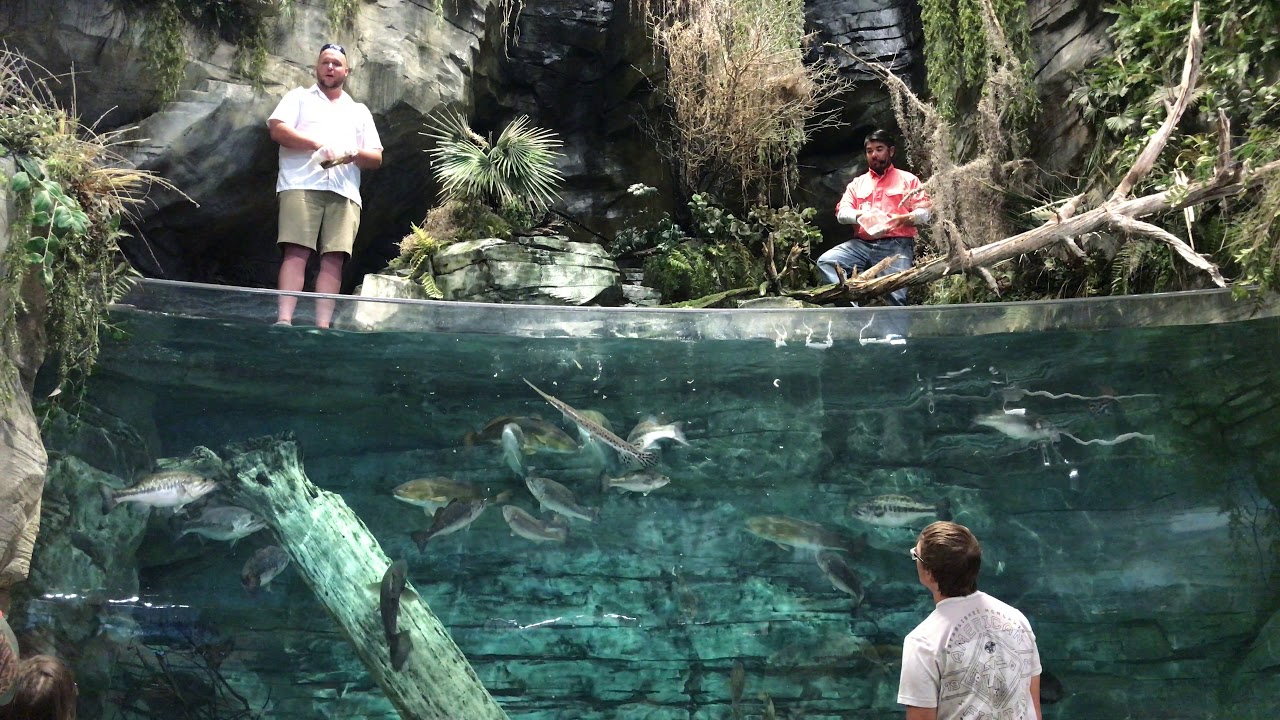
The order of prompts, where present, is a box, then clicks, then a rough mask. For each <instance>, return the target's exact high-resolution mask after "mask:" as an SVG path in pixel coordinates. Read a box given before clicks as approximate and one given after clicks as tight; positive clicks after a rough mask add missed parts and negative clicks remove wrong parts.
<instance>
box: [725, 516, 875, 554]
mask: <svg viewBox="0 0 1280 720" xmlns="http://www.w3.org/2000/svg"><path fill="white" fill-rule="evenodd" d="M746 525H747V532H749V533H751V534H752V535H755V536H756V537H758V538H761V539H763V540H768V541H769V542H771V543H773V544H775V545H777V546H779V547H787V546H790V547H794V548H798V549H801V550H840V551H843V552H847V553H850V554H854V555H856V554H858V553H861V552H862V549H863V548H864V547H865V545H866V538H865V537H861V538H857V539H851V538H848V537H845V536H844V535H842V534H841V533H838V532H835V531H834V530H828V529H827V528H825V527H823V526H821V525H818V524H817V523H811V522H805V521H804V520H797V519H795V518H791V517H787V516H785V515H757V516H755V517H750V518H747V523H746Z"/></svg>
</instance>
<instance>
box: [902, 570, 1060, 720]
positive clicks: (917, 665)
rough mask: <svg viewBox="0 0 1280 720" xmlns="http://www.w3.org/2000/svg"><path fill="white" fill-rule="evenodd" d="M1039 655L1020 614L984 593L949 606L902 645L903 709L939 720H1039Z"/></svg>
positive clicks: (949, 601)
mask: <svg viewBox="0 0 1280 720" xmlns="http://www.w3.org/2000/svg"><path fill="white" fill-rule="evenodd" d="M1040 672H1041V669H1040V652H1039V650H1038V649H1037V648H1036V636H1035V633H1033V632H1031V624H1030V623H1029V622H1027V618H1026V616H1024V615H1023V614H1022V613H1021V612H1020V611H1018V609H1017V608H1015V607H1013V606H1012V605H1009V604H1008V603H1004V602H1001V601H1000V600H997V599H996V598H993V597H991V596H990V595H988V594H986V593H984V592H975V593H973V594H971V595H965V596H964V597H954V598H946V599H944V600H943V601H942V602H940V603H938V604H937V606H936V607H935V608H934V610H933V613H932V614H930V615H929V617H927V618H925V620H924V622H922V623H920V625H918V626H917V627H916V629H915V630H912V631H911V634H910V635H908V636H907V639H906V640H905V641H904V642H903V644H902V678H901V680H900V682H899V684H898V702H899V703H900V704H902V705H912V706H915V707H923V708H937V709H938V720H959V719H960V718H966V719H967V718H1000V719H1001V720H1035V718H1036V713H1035V708H1034V706H1033V704H1032V702H1031V678H1033V677H1035V676H1036V675H1039V674H1040Z"/></svg>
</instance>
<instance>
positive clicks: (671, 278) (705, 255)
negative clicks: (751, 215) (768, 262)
mask: <svg viewBox="0 0 1280 720" xmlns="http://www.w3.org/2000/svg"><path fill="white" fill-rule="evenodd" d="M763 280H764V272H763V270H762V268H761V266H760V261H759V259H758V258H755V257H753V256H752V254H751V251H750V250H748V249H747V248H746V247H744V246H742V245H735V244H727V245H721V244H715V243H708V242H703V241H701V240H686V241H684V242H680V243H677V244H675V245H673V246H671V247H669V248H667V249H666V252H663V253H661V254H658V255H651V256H649V257H647V258H645V261H644V282H645V284H646V285H648V286H649V287H652V288H654V289H656V290H658V291H659V292H661V293H662V298H663V300H664V301H665V302H668V303H671V302H679V301H682V300H689V299H692V298H698V297H702V296H704V295H711V294H713V293H717V292H721V291H724V290H732V289H735V288H741V287H748V286H753V285H759V284H760V283H761V282H762V281H763Z"/></svg>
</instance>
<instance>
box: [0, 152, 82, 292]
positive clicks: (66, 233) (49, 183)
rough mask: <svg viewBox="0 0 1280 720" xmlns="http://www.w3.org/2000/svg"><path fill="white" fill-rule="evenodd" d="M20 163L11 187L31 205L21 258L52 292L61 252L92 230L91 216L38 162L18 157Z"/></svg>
mask: <svg viewBox="0 0 1280 720" xmlns="http://www.w3.org/2000/svg"><path fill="white" fill-rule="evenodd" d="M18 164H19V165H20V166H21V167H22V170H20V171H18V172H17V173H14V175H13V177H12V178H10V181H9V189H10V190H12V191H13V192H14V193H15V194H16V195H17V196H18V198H19V199H20V201H22V202H26V203H28V204H29V206H30V214H29V215H28V216H27V217H26V219H25V224H26V225H27V227H28V228H29V238H28V239H27V241H26V243H25V244H24V245H23V251H24V254H23V256H22V259H23V260H24V261H25V262H26V264H27V265H29V266H31V267H32V268H33V269H35V270H36V271H37V273H38V274H39V277H40V280H41V282H43V283H44V286H45V289H46V290H49V291H52V290H53V289H54V287H53V267H54V261H55V259H56V258H57V256H58V251H59V250H61V249H62V247H63V246H64V245H66V244H68V243H69V242H72V241H74V240H76V239H77V238H82V237H84V235H85V234H86V233H87V232H88V231H89V216H88V215H86V214H85V212H84V210H81V209H80V203H79V202H77V201H76V199H75V198H74V197H69V196H68V195H67V194H66V191H64V190H63V189H62V185H61V184H59V183H58V182H57V181H56V180H50V179H49V178H46V177H45V176H44V171H43V170H42V169H41V168H40V166H39V165H37V164H36V163H34V162H32V161H31V160H30V159H28V158H19V160H18Z"/></svg>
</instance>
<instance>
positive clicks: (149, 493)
mask: <svg viewBox="0 0 1280 720" xmlns="http://www.w3.org/2000/svg"><path fill="white" fill-rule="evenodd" d="M217 489H218V483H217V482H215V481H213V480H210V479H209V478H207V477H204V476H203V475H197V474H196V473H193V472H191V471H190V470H165V471H163V472H158V473H152V474H151V475H148V476H146V477H145V478H143V479H142V481H141V482H139V483H138V484H137V485H134V486H133V487H130V488H125V489H123V490H112V489H111V488H109V487H106V486H105V485H104V486H103V487H102V512H104V513H109V512H111V510H112V509H113V508H115V506H116V505H119V504H120V503H126V502H132V503H138V504H139V505H149V506H151V507H171V508H178V509H181V508H182V506H183V505H186V504H187V503H190V502H194V501H196V500H199V499H200V498H202V497H204V496H205V495H208V494H209V493H211V492H213V491H214V490H217Z"/></svg>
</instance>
